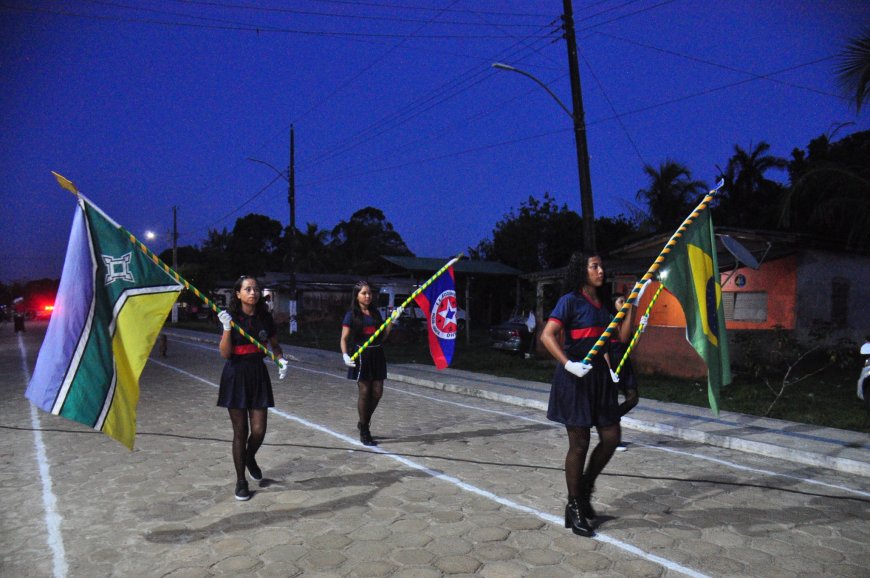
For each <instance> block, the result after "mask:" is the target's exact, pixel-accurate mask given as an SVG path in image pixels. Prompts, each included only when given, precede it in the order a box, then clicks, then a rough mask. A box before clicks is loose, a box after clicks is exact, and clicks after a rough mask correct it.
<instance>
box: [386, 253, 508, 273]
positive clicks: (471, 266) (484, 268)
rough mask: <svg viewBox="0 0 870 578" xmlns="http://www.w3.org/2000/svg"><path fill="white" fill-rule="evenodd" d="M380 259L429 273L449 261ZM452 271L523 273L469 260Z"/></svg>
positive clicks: (486, 262)
mask: <svg viewBox="0 0 870 578" xmlns="http://www.w3.org/2000/svg"><path fill="white" fill-rule="evenodd" d="M381 257H383V258H384V259H385V260H387V261H389V262H390V263H392V264H393V265H397V266H398V267H401V268H403V269H407V270H408V271H420V272H429V273H434V272H435V271H437V270H438V269H440V268H441V267H443V266H444V265H445V264H447V262H448V261H449V260H450V259H439V258H428V257H395V256H392V255H381ZM453 271H455V272H456V273H462V274H463V275H509V276H514V277H515V276H518V275H522V273H523V272H522V271H520V270H519V269H514V268H513V267H510V266H509V265H505V264H504V263H499V262H498V261H474V260H471V259H462V260H460V261H459V262H458V263H456V264H455V265H453Z"/></svg>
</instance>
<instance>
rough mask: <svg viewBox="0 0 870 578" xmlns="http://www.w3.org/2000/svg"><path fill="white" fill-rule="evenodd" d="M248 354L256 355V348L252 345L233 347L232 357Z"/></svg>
mask: <svg viewBox="0 0 870 578" xmlns="http://www.w3.org/2000/svg"><path fill="white" fill-rule="evenodd" d="M249 353H257V346H256V345H254V344H253V343H248V344H247V345H235V346H233V355H248V354H249Z"/></svg>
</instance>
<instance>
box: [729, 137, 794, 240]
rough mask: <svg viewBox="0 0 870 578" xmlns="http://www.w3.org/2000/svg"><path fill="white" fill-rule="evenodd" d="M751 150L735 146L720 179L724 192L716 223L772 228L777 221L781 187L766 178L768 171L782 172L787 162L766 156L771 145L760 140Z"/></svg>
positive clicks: (779, 158)
mask: <svg viewBox="0 0 870 578" xmlns="http://www.w3.org/2000/svg"><path fill="white" fill-rule="evenodd" d="M750 149H751V150H750V151H747V150H744V149H743V148H742V147H740V145H734V155H733V156H732V157H731V158H730V159H729V160H728V165H727V166H726V168H725V170H724V171H721V172H720V175H719V177H720V178H722V179H724V181H725V187H724V188H725V191H724V193H723V195H722V196H721V197H720V199H719V207H720V209H721V211H720V212H719V214H720V215H721V218H720V219H719V223H720V224H723V225H731V226H735V227H756V228H773V227H775V226H776V223H777V222H778V220H779V214H778V206H779V203H780V197H781V196H782V193H783V186H782V185H781V184H779V183H777V182H774V181H771V180H769V179H768V178H767V177H766V176H765V175H766V173H767V172H768V171H770V170H771V169H784V168H785V167H786V166H787V165H788V162H787V161H786V160H785V159H783V158H781V157H777V156H773V155H770V154H768V151H769V150H770V145H769V144H767V143H766V142H764V141H762V142H760V143H758V146H756V147H755V148H752V147H751V146H750Z"/></svg>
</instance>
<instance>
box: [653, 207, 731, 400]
mask: <svg viewBox="0 0 870 578" xmlns="http://www.w3.org/2000/svg"><path fill="white" fill-rule="evenodd" d="M658 277H659V280H660V281H661V282H662V284H663V285H664V286H665V288H667V290H668V291H670V292H671V293H672V294H673V295H674V297H676V298H677V300H678V301H679V302H680V306H681V307H682V308H683V313H684V314H685V316H686V339H687V340H688V341H689V342H690V343H691V344H692V347H694V348H695V351H697V352H698V354H699V355H700V356H701V357H702V358H703V359H704V362H705V363H706V364H707V397H708V399H709V402H710V409H711V410H712V411H713V413H714V414H716V415H719V392H720V389H721V388H722V387H723V386H725V385H728V384H729V383H731V366H730V364H729V360H728V338H727V336H726V334H725V310H724V307H723V304H722V286H721V284H720V282H719V263H718V260H717V258H716V238H715V237H714V236H713V221H712V219H711V218H710V211H701V212H700V213H699V214H698V216H697V217H696V218H695V220H694V221H693V222H692V223H691V224H690V225H688V227H687V228H686V230H685V231H684V232H683V234H682V239H681V240H680V242H678V243H677V244H676V245H675V246H674V247H673V248H672V249H671V251H670V254H669V255H668V257H667V260H666V261H665V262H664V264H663V265H662V266H661V268H660V269H659V272H658Z"/></svg>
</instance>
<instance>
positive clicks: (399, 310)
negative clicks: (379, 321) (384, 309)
mask: <svg viewBox="0 0 870 578" xmlns="http://www.w3.org/2000/svg"><path fill="white" fill-rule="evenodd" d="M404 310H405V308H404V307H401V306H399V307H396V308H395V309H393V312H392V313H390V320H391V321H393V322H394V323H395V321H396V319H398V318H399V317H401V316H402V312H403V311H404Z"/></svg>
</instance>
